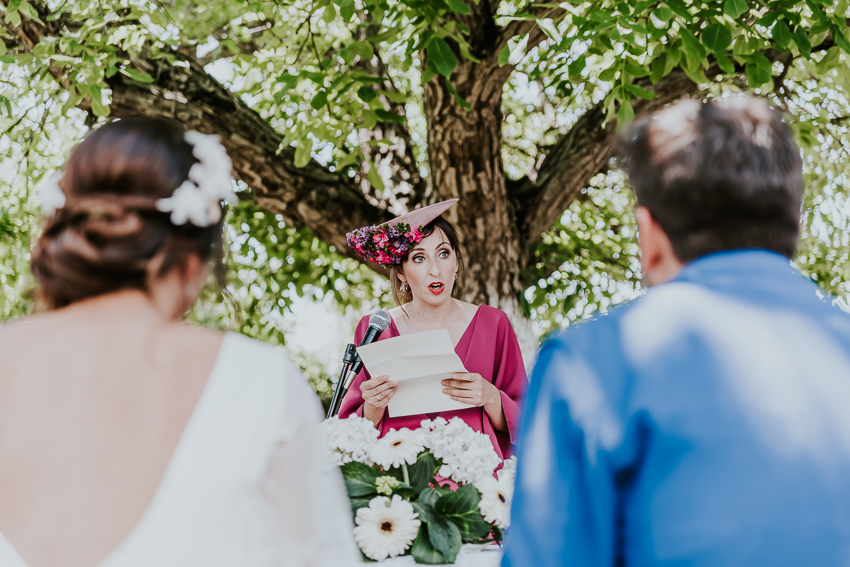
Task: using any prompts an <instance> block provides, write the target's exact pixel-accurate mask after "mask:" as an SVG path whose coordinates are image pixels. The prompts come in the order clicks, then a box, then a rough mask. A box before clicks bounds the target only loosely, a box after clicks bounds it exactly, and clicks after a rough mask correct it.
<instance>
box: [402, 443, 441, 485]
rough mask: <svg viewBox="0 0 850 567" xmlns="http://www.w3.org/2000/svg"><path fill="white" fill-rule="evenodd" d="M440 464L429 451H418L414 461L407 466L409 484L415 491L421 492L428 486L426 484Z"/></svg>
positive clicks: (432, 477)
mask: <svg viewBox="0 0 850 567" xmlns="http://www.w3.org/2000/svg"><path fill="white" fill-rule="evenodd" d="M439 468H440V465H439V463H437V459H435V458H434V455H432V454H431V451H423V452H422V453H419V457H418V458H417V459H416V462H415V463H414V464H413V465H411V466H409V467H407V472H408V475H409V477H410V485H411V486H412V487H413V488H414V489H416V491H417V492H418V493H419V492H422V491H423V490H425V489H426V488H428V484H429V483H430V482H432V481H433V480H434V475H435V474H437V470H439Z"/></svg>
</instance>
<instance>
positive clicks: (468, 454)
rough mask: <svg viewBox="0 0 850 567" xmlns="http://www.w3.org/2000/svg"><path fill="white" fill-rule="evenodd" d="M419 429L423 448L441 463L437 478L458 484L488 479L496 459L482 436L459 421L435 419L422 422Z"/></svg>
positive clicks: (496, 463) (486, 437)
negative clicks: (424, 436) (423, 433)
mask: <svg viewBox="0 0 850 567" xmlns="http://www.w3.org/2000/svg"><path fill="white" fill-rule="evenodd" d="M421 425H422V430H423V431H427V432H428V434H427V435H426V446H427V447H428V448H429V449H430V450H431V452H432V453H433V454H434V457H436V458H438V459H441V460H442V461H443V466H442V467H440V471H439V474H440V476H443V477H446V478H450V479H452V480H453V481H455V482H456V483H458V484H468V483H473V482H475V481H476V480H478V479H481V478H484V477H488V476H492V475H493V471H494V470H495V469H496V467H497V466H499V463H500V459H499V456H498V455H497V454H496V451H494V450H493V443H492V442H491V441H490V438H489V437H488V436H487V435H484V434H483V433H478V432H477V431H475V430H474V429H472V428H471V427H470V426H469V425H467V424H466V422H464V421H463V420H462V419H461V418H459V417H453V418H452V419H451V421H446V420H445V419H443V418H441V417H438V418H437V419H435V420H433V421H431V420H427V419H426V420H423V421H422V424H421Z"/></svg>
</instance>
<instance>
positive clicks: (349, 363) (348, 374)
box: [328, 309, 392, 417]
mask: <svg viewBox="0 0 850 567" xmlns="http://www.w3.org/2000/svg"><path fill="white" fill-rule="evenodd" d="M391 322H392V318H391V317H390V314H389V313H387V312H386V311H384V310H383V309H379V310H378V311H375V312H374V313H372V315H371V316H370V317H369V328H368V329H367V330H366V334H365V335H364V336H363V340H362V341H360V344H359V345H358V346H363V345H368V344H369V343H373V342H375V341H377V340H378V339H379V338H380V337H381V333H383V332H384V331H386V330H387V328H389V326H390V323H391ZM353 346H354V345H348V348H346V351H345V355H344V356H343V359H342V362H343V368H342V372H341V373H340V375H339V381H338V382H337V384H336V392H334V397H333V399H332V400H331V406H330V408H328V417H332V416H334V415H336V414H337V413H339V408H340V405H342V399H343V398H344V397H345V394H347V393H348V388H349V387H350V386H351V383H352V382H353V381H354V378H355V376H357V374H359V373H360V371H361V370H362V369H363V361H362V360H361V359H360V355H359V354H356V351H355V352H354V357H353V360H352V356H351V355H352V350H353Z"/></svg>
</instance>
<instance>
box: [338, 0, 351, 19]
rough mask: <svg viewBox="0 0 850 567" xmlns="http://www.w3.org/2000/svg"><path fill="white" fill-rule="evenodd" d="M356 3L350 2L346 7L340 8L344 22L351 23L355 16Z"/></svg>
mask: <svg viewBox="0 0 850 567" xmlns="http://www.w3.org/2000/svg"><path fill="white" fill-rule="evenodd" d="M354 8H355V6H354V2H349V3H347V4H345V5H344V6H340V7H339V15H340V16H342V21H344V22H350V21H351V16H353V15H354Z"/></svg>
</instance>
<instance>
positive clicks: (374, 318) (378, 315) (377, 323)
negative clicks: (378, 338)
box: [369, 309, 392, 333]
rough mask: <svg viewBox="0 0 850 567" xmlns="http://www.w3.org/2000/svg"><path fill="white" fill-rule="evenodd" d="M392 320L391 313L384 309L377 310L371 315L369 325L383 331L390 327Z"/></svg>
mask: <svg viewBox="0 0 850 567" xmlns="http://www.w3.org/2000/svg"><path fill="white" fill-rule="evenodd" d="M391 322H392V318H391V317H390V314H389V313H387V312H386V311H384V310H383V309H379V310H378V311H375V312H374V313H372V315H371V316H370V317H369V326H370V327H375V328H376V329H380V331H381V332H382V333H383V332H384V331H386V330H387V329H388V328H389V326H390V323H391Z"/></svg>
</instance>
